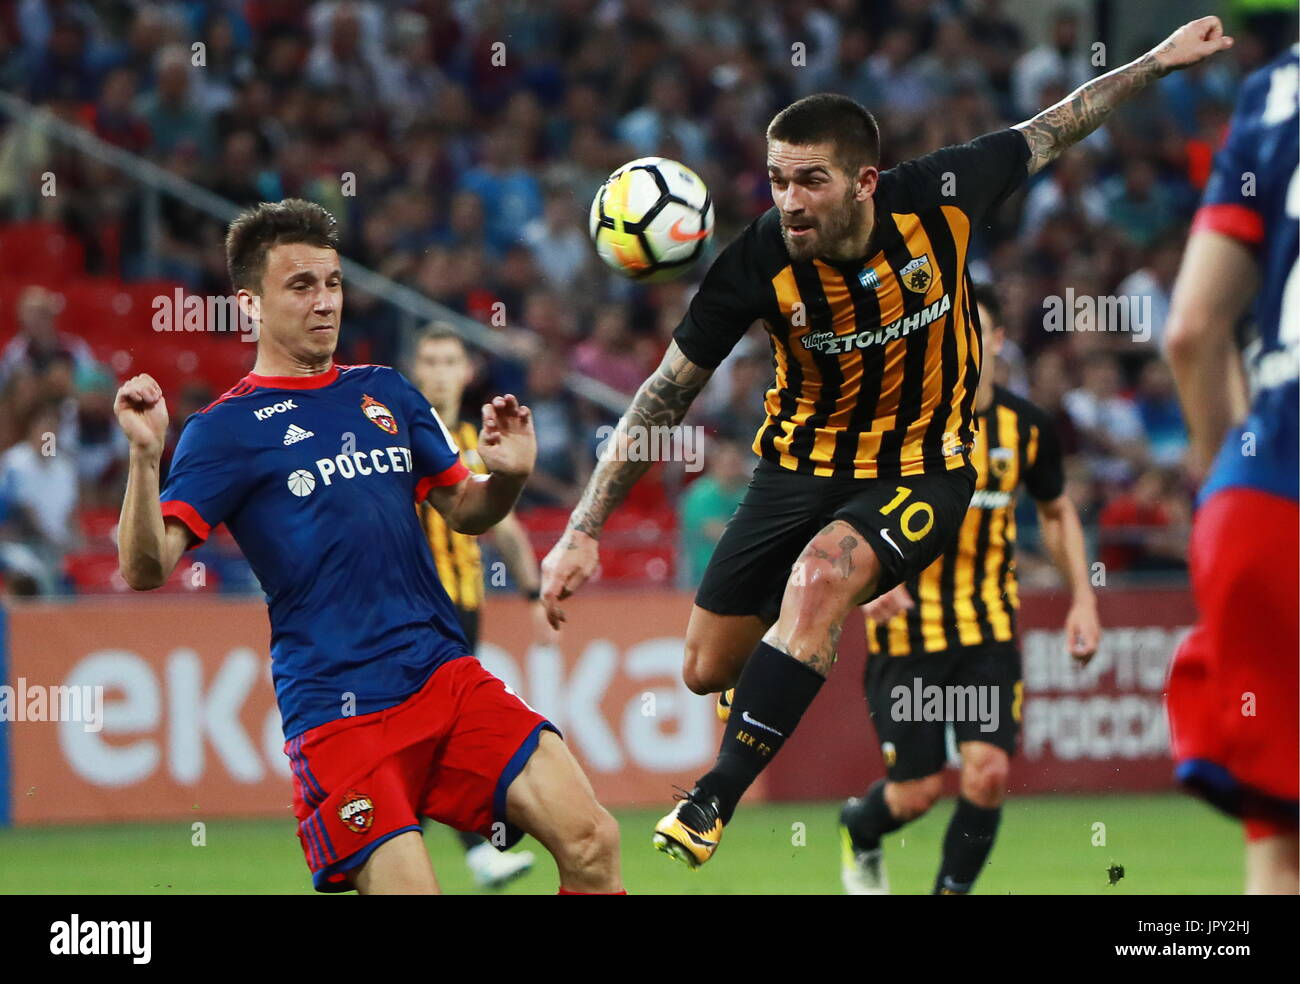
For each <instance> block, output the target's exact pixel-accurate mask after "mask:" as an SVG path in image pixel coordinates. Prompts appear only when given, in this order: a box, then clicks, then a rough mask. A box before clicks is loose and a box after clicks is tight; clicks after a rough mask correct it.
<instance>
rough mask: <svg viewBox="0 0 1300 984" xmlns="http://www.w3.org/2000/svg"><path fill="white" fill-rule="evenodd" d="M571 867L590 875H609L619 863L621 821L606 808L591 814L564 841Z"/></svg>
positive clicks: (594, 806)
mask: <svg viewBox="0 0 1300 984" xmlns="http://www.w3.org/2000/svg"><path fill="white" fill-rule="evenodd" d="M563 850H564V853H565V855H566V858H565V860H566V861H567V863H568V864H567V866H568V867H570V868H576V869H578V870H581V871H585V872H588V873H595V872H601V871H605V870H607V869H608V868H610V867H611V866H612V865H614V864H615V863H616V862H617V860H618V821H616V820H615V819H614V818H613V817H612V816H611V815H610V813H609V811H608V810H606V809H605V808H604V807H603V806H601V805H600V804H599V803H596V802H594V801H593V802H592V808H591V810H590V811H589V812H588V813H587V814H586V815H585V816H584V817H583V818H582V819H581V820H580V821H579V822H578V823H577V824H576V825H575V826H574V829H573V830H572V831H571V832H570V833H569V835H568V836H566V837H565V838H564V846H563Z"/></svg>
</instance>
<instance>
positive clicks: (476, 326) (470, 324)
mask: <svg viewBox="0 0 1300 984" xmlns="http://www.w3.org/2000/svg"><path fill="white" fill-rule="evenodd" d="M0 115H3V116H7V117H8V118H9V119H10V120H11V121H12V124H13V125H14V126H18V127H32V128H34V129H35V132H37V133H38V134H41V135H44V136H48V137H50V138H52V139H54V140H57V141H58V142H60V143H62V144H64V145H66V146H69V147H72V148H74V149H75V150H77V151H78V152H80V153H83V154H85V155H86V156H88V157H91V158H93V159H95V160H96V161H98V162H99V163H101V164H103V165H105V166H106V167H110V168H112V169H113V170H114V171H117V172H118V173H120V174H122V175H124V176H125V177H127V178H128V179H130V180H131V181H134V182H136V184H137V185H138V186H139V187H140V190H141V193H142V195H143V196H144V209H143V211H144V216H145V236H146V240H145V242H146V260H151V261H154V262H156V260H157V258H158V256H159V251H160V250H159V242H160V229H161V219H160V212H161V210H160V207H159V202H160V200H161V196H162V195H170V196H171V197H173V198H176V199H179V200H180V201H182V202H184V203H185V204H187V205H189V206H190V207H192V208H194V209H197V210H198V211H201V212H204V213H205V214H207V215H210V216H212V218H214V219H216V220H217V221H219V222H221V223H223V224H224V223H228V222H230V220H231V219H233V218H234V217H235V216H236V215H238V214H239V212H240V208H239V206H238V205H236V204H235V203H234V202H232V201H230V200H229V199H226V198H222V197H221V196H220V195H216V194H214V193H212V192H211V191H209V190H208V189H206V188H204V187H202V186H200V185H197V184H195V183H194V182H192V181H187V180H186V179H184V178H181V177H178V176H176V175H175V174H172V173H171V172H169V171H166V170H164V169H163V168H161V167H159V166H158V165H157V164H155V163H153V162H152V161H150V160H148V159H147V158H144V157H140V156H139V155H136V154H132V153H130V152H129V151H126V150H123V149H122V148H120V147H115V146H113V145H112V144H110V143H108V142H106V141H104V140H101V139H100V138H99V137H97V136H95V134H93V133H91V132H90V131H88V130H86V129H84V128H82V127H79V126H75V125H73V124H70V123H68V122H66V121H64V120H61V119H59V118H58V117H56V116H54V115H53V114H52V113H50V112H49V111H48V110H46V109H43V108H41V107H39V106H33V105H32V104H31V103H29V102H27V101H26V100H24V99H21V98H19V97H17V96H15V95H13V94H12V93H9V92H4V91H0ZM25 145H26V141H25V140H22V139H20V141H19V146H20V147H22V146H25ZM22 163H23V162H20V173H19V174H18V175H17V180H18V181H20V182H27V181H28V179H29V177H30V174H29V173H28V171H29V168H28V167H26V166H21V165H22ZM35 197H36V192H35V190H34V189H33V190H32V191H31V194H30V195H29V196H28V197H27V198H26V200H24V199H23V198H22V197H21V196H20V198H19V200H18V206H19V214H20V216H22V215H23V213H24V211H25V212H26V214H27V215H30V214H31V212H32V210H33V209H32V203H33V202H34V200H35ZM341 259H342V264H341V265H342V270H343V275H344V277H345V278H347V281H348V283H349V285H350V286H353V287H356V288H359V289H360V290H363V291H365V292H367V293H369V294H372V295H374V296H375V297H378V298H380V299H382V300H384V301H387V302H388V303H389V304H391V305H393V307H394V308H396V309H397V310H398V311H399V312H400V313H401V314H402V316H403V324H402V328H403V335H404V338H406V339H408V340H409V338H410V337H411V336H412V334H413V333H414V331H415V330H416V329H417V328H418V327H419V326H421V325H426V324H428V323H429V322H431V321H441V322H446V323H447V324H449V325H450V326H452V327H453V328H454V329H455V330H456V331H457V332H459V333H460V335H461V337H462V338H464V339H465V341H466V342H467V343H468V344H470V345H473V346H475V347H476V348H480V349H483V350H485V351H487V352H489V353H491V354H493V355H499V356H503V357H513V354H512V353H511V351H510V348H509V344H508V343H507V342H506V341H504V340H503V339H501V338H500V337H498V336H497V335H496V334H494V333H493V332H492V331H491V329H489V328H487V327H485V326H484V325H482V324H480V323H479V322H477V321H475V320H474V319H473V318H469V317H466V316H465V315H463V314H460V313H458V312H456V311H453V310H451V309H450V308H448V307H445V306H444V305H442V304H438V303H437V302H435V301H432V300H430V299H429V298H427V297H425V296H424V295H423V294H421V293H420V292H419V291H416V290H412V289H411V288H410V287H406V286H404V285H403V284H399V283H397V282H396V281H394V280H391V279H389V278H388V277H385V276H383V275H382V274H379V273H376V272H375V271H373V270H371V269H369V268H368V267H364V266H362V265H361V264H359V263H356V262H354V261H352V260H349V259H347V258H346V257H342V258H341ZM156 272H157V271H156V269H155V270H154V271H153V274H156ZM565 385H566V387H567V388H568V390H569V391H570V392H572V393H574V394H575V395H577V396H579V397H582V398H583V399H585V400H589V401H590V402H591V403H594V404H595V405H597V406H598V407H601V408H602V409H604V410H607V411H609V412H610V413H613V414H616V415H618V414H622V412H623V411H624V410H625V409H626V408H627V405H628V402H629V400H628V397H627V396H626V394H623V393H620V392H619V391H618V390H616V389H614V388H613V387H611V386H607V385H605V384H604V383H602V382H600V381H599V380H597V379H592V378H591V377H590V376H584V375H582V374H581V373H578V372H573V371H570V372H569V373H568V375H567V377H566V379H565Z"/></svg>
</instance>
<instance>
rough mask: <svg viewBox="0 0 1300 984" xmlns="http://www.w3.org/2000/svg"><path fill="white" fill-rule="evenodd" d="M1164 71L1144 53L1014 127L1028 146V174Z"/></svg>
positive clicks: (1091, 129) (1079, 138)
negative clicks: (1021, 134) (1023, 137)
mask: <svg viewBox="0 0 1300 984" xmlns="http://www.w3.org/2000/svg"><path fill="white" fill-rule="evenodd" d="M1166 73H1167V69H1165V68H1162V67H1161V66H1160V63H1159V62H1157V61H1156V57H1155V52H1148V53H1147V54H1145V55H1143V56H1142V57H1141V58H1139V59H1138V60H1137V61H1134V62H1130V63H1129V64H1127V65H1125V66H1123V67H1122V68H1117V69H1115V70H1114V71H1113V72H1107V73H1106V74H1105V75H1102V76H1101V77H1099V78H1095V79H1093V80H1092V81H1091V82H1088V83H1085V84H1084V85H1081V86H1079V88H1077V89H1075V90H1074V91H1073V92H1071V93H1070V94H1069V95H1068V96H1066V97H1065V98H1064V99H1062V100H1061V101H1060V102H1059V103H1057V104H1056V105H1055V106H1049V107H1048V108H1047V109H1045V110H1043V111H1042V112H1041V113H1039V114H1038V115H1037V116H1035V117H1034V118H1033V119H1032V120H1028V121H1027V122H1024V123H1018V124H1016V127H1015V129H1017V130H1019V131H1020V132H1021V133H1023V134H1024V135H1025V140H1026V141H1028V143H1029V152H1030V157H1029V173H1030V174H1034V173H1035V172H1037V171H1041V170H1042V169H1043V168H1044V167H1046V166H1047V165H1048V164H1050V163H1051V162H1052V161H1054V160H1056V158H1058V157H1060V156H1061V154H1062V153H1064V152H1065V149H1066V148H1067V147H1070V146H1072V145H1074V144H1076V143H1078V142H1079V141H1080V140H1082V139H1083V138H1084V137H1086V136H1087V135H1088V134H1090V133H1091V132H1092V131H1093V130H1095V129H1097V127H1099V126H1101V124H1102V123H1104V122H1105V120H1106V117H1108V116H1109V115H1110V114H1111V111H1112V110H1114V109H1115V107H1116V106H1118V105H1119V104H1120V103H1122V102H1124V101H1125V100H1126V99H1129V98H1131V97H1132V96H1134V95H1136V94H1137V93H1138V92H1140V91H1141V90H1142V89H1144V88H1146V86H1147V85H1148V84H1149V83H1150V82H1152V81H1153V80H1155V79H1158V78H1160V76H1162V75H1165V74H1166Z"/></svg>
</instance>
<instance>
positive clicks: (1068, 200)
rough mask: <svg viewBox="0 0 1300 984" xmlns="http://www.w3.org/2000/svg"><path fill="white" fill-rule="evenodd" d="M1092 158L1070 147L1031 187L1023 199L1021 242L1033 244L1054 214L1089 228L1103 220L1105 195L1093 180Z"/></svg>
mask: <svg viewBox="0 0 1300 984" xmlns="http://www.w3.org/2000/svg"><path fill="white" fill-rule="evenodd" d="M1093 174H1094V169H1093V165H1092V155H1091V153H1090V152H1089V151H1087V150H1085V149H1084V148H1082V147H1078V146H1075V147H1071V148H1070V149H1069V150H1067V151H1066V152H1065V153H1064V154H1062V155H1061V156H1060V157H1059V158H1057V160H1056V163H1055V164H1054V165H1053V166H1052V169H1051V170H1050V171H1049V172H1048V173H1047V176H1046V177H1045V178H1044V179H1043V180H1041V181H1038V182H1037V183H1036V184H1034V185H1032V186H1031V187H1030V189H1029V194H1028V195H1026V196H1025V212H1024V218H1023V220H1022V222H1021V226H1020V234H1021V239H1022V241H1023V242H1024V243H1026V244H1031V243H1034V242H1035V241H1036V240H1037V239H1038V237H1039V233H1040V232H1041V231H1042V228H1043V225H1044V224H1045V223H1046V222H1047V221H1048V220H1049V219H1051V218H1053V217H1055V216H1058V215H1062V214H1064V215H1070V216H1073V217H1075V218H1078V219H1081V220H1082V221H1084V222H1086V223H1088V224H1090V225H1101V224H1102V223H1103V222H1105V221H1106V196H1105V194H1104V193H1103V192H1102V190H1101V189H1100V188H1099V187H1098V186H1097V184H1096V182H1095V181H1094V180H1093Z"/></svg>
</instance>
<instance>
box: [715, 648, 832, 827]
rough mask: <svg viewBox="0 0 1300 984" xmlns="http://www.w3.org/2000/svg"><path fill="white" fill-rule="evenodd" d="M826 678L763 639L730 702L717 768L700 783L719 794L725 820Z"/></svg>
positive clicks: (743, 671) (728, 817)
mask: <svg viewBox="0 0 1300 984" xmlns="http://www.w3.org/2000/svg"><path fill="white" fill-rule="evenodd" d="M825 682H826V678H825V677H823V676H822V675H821V674H820V673H818V672H817V671H816V670H814V669H813V668H812V667H811V666H809V665H808V664H807V663H801V662H800V661H799V660H797V659H795V658H794V657H793V656H790V655H788V654H786V653H783V652H781V650H779V649H777V648H776V647H775V646H769V645H768V644H767V643H766V642H760V643H759V644H758V648H757V649H756V650H754V655H752V656H750V657H749V661H748V662H747V663H746V664H745V668H744V670H742V671H741V674H740V680H739V681H737V683H736V694H735V697H734V699H733V700H732V704H731V717H730V718H729V719H728V720H727V727H726V729H725V731H724V732H723V735H722V747H721V749H719V751H718V758H717V761H716V762H715V763H714V765H713V769H712V771H711V772H709V773H708V774H707V775H705V776H703V777H702V778H701V779H700V781H699V782H698V783H697V786H698V788H699V789H700V790H701V791H702V792H704V793H705V794H706V795H713V796H717V797H718V802H719V804H720V807H721V814H722V822H723V823H727V822H729V821H730V820H731V815H732V814H733V813H734V812H735V810H736V804H737V803H739V802H740V798H741V797H742V796H743V795H745V790H747V789H748V788H749V787H750V786H751V785H752V784H753V782H754V780H755V779H757V778H758V774H759V773H760V772H762V771H763V769H765V768H766V767H767V763H768V762H770V761H772V757H773V756H774V755H776V753H777V752H778V751H779V750H780V748H781V746H782V745H783V744H785V740H786V738H788V737H789V736H790V734H791V733H792V732H793V731H794V729H795V726H796V725H798V723H799V719H800V718H801V717H803V713H804V711H806V710H807V709H808V705H809V704H811V703H812V701H813V698H814V697H816V696H817V692H818V691H819V690H820V689H821V686H822V684H823V683H825Z"/></svg>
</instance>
